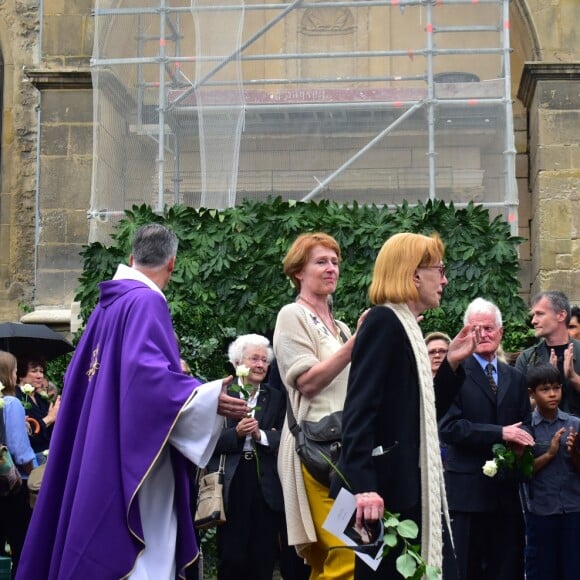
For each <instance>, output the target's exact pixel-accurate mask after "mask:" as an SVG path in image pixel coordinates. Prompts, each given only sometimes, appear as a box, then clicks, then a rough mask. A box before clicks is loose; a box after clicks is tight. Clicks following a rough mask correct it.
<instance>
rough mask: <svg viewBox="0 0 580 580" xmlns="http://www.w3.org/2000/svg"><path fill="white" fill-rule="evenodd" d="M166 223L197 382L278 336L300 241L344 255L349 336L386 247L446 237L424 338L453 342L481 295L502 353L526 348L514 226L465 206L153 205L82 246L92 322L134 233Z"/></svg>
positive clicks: (84, 302)
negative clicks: (322, 241)
mask: <svg viewBox="0 0 580 580" xmlns="http://www.w3.org/2000/svg"><path fill="white" fill-rule="evenodd" d="M150 222H158V223H164V224H165V225H167V226H168V227H170V228H171V229H172V230H173V231H175V233H176V234H177V236H178V238H179V240H180V246H179V251H178V258H177V262H176V269H175V273H174V275H173V277H172V281H171V283H170V285H169V286H168V288H167V291H166V294H167V298H168V301H169V305H170V308H171V312H172V315H173V319H174V323H175V328H176V331H177V333H178V335H179V336H180V338H181V347H182V352H183V356H184V358H185V359H186V360H187V361H188V362H189V363H190V365H191V367H192V370H193V372H194V374H195V375H197V376H199V377H202V378H216V377H219V376H222V375H224V373H229V372H230V369H228V367H227V365H226V362H225V361H226V358H225V352H226V350H227V345H228V344H229V342H231V340H232V339H233V338H234V337H236V336H237V335H239V334H242V333H247V332H257V333H261V334H265V335H267V336H271V333H272V331H273V328H274V325H275V322H276V314H277V312H278V310H279V309H280V307H281V306H283V305H284V304H286V303H288V302H289V301H291V300H293V299H294V297H295V292H294V290H293V288H292V287H291V285H290V282H289V281H288V280H287V279H286V278H285V276H284V275H283V273H282V265H281V263H282V258H283V256H284V255H285V253H286V251H287V249H288V247H289V246H290V244H291V243H292V241H293V240H294V239H295V238H296V237H297V236H298V235H299V234H301V233H303V232H308V231H324V232H327V233H329V234H331V235H333V236H334V237H335V238H336V239H337V241H338V243H339V244H340V246H341V249H342V253H343V263H342V267H341V275H340V281H339V286H338V289H337V292H336V295H335V301H334V303H335V314H336V316H337V318H339V319H341V320H344V321H345V322H347V324H349V326H350V327H351V328H354V326H355V324H356V320H357V318H358V316H359V314H360V312H361V311H362V310H363V309H364V308H365V307H367V306H368V299H367V289H368V286H369V283H370V280H371V276H372V269H373V263H374V259H375V257H376V255H377V253H378V251H379V249H380V248H381V246H382V244H383V243H384V242H385V240H386V239H387V238H388V237H390V236H391V235H392V234H394V233H396V232H401V231H410V232H420V233H425V234H429V233H431V232H434V231H436V232H439V234H440V235H441V236H442V238H443V240H444V241H445V244H446V247H447V250H446V257H445V262H446V264H447V278H448V280H449V284H448V286H447V288H446V289H445V293H444V297H443V301H442V306H441V308H439V309H437V310H433V311H430V312H428V313H427V315H426V317H425V321H424V322H423V323H422V327H423V328H424V330H425V332H428V331H431V330H441V331H444V332H447V333H448V334H450V335H454V334H455V333H456V332H457V331H458V330H459V328H461V325H462V324H461V319H462V316H463V312H464V310H465V307H466V305H467V304H468V302H469V301H470V300H472V299H473V298H475V297H477V296H483V297H485V298H488V299H490V300H493V301H494V302H495V303H496V304H498V306H499V307H500V309H501V310H502V313H503V315H504V320H505V322H506V336H505V339H504V347H505V348H506V350H508V351H510V350H519V349H520V348H523V347H524V346H525V343H526V341H527V339H528V337H529V330H528V326H527V324H526V321H527V308H526V305H525V304H524V302H523V301H522V299H521V298H520V297H519V296H518V268H519V264H518V255H517V246H518V244H520V243H521V242H522V239H521V238H515V237H512V236H511V235H510V232H509V227H508V225H507V224H506V223H505V222H503V221H502V220H500V219H499V218H496V219H494V220H491V221H490V217H489V213H488V211H487V210H485V209H483V208H482V207H480V206H476V205H474V204H470V205H469V206H468V207H467V208H465V209H459V210H457V209H455V208H454V207H453V205H452V204H451V205H446V204H445V203H444V202H441V201H436V202H431V201H429V202H427V203H424V204H423V203H420V204H418V205H417V206H415V207H410V206H409V205H408V204H406V203H405V204H403V205H401V206H399V207H398V208H397V209H396V210H394V211H392V210H389V209H387V208H385V207H377V206H374V205H373V206H359V205H357V204H356V203H355V204H353V205H352V206H347V205H339V204H337V203H334V202H329V201H322V202H319V203H315V202H308V203H301V202H284V201H282V200H281V199H280V198H276V199H270V200H268V201H267V202H256V201H245V202H243V203H242V204H241V205H239V206H237V207H234V208H228V209H226V210H223V211H217V210H208V209H201V210H196V209H194V208H191V207H185V206H174V207H171V208H167V209H166V211H165V214H164V215H163V216H160V215H157V214H155V213H154V212H153V210H152V208H151V207H149V206H145V205H143V206H140V207H137V206H134V207H133V208H132V210H131V211H127V212H126V217H125V218H124V219H123V220H122V221H121V222H120V224H119V226H118V228H117V230H116V233H115V234H114V242H113V244H112V245H111V246H108V247H105V246H103V245H102V244H99V243H94V244H90V245H88V246H86V247H85V248H84V250H83V253H82V257H83V260H84V269H83V274H82V276H81V278H80V286H79V289H78V293H77V297H76V298H77V300H80V302H81V313H82V315H83V317H84V318H85V319H86V318H87V317H88V315H89V314H90V312H91V310H92V309H93V308H94V306H95V304H96V302H97V299H98V288H97V284H98V282H100V281H102V280H105V279H108V278H110V277H111V276H112V275H113V273H114V271H115V268H116V266H117V264H118V263H120V262H123V261H126V260H127V258H128V255H129V253H130V242H131V239H132V237H133V233H134V232H135V230H136V229H137V228H138V227H139V226H141V225H142V224H145V223H150Z"/></svg>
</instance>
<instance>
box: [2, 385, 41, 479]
mask: <svg viewBox="0 0 580 580" xmlns="http://www.w3.org/2000/svg"><path fill="white" fill-rule="evenodd" d="M2 399H3V401H4V409H3V411H4V424H5V426H6V447H8V451H10V455H11V456H12V460H13V461H14V463H15V464H16V465H18V466H20V465H24V464H26V463H28V462H29V461H32V462H33V465H34V467H37V466H38V463H37V462H36V454H35V453H34V451H33V449H32V447H31V446H30V440H29V439H28V431H27V430H26V414H25V412H24V407H23V406H22V403H21V402H20V400H19V399H17V398H16V397H11V396H6V397H2ZM20 475H21V476H22V477H23V478H24V479H28V475H26V474H25V473H24V472H23V471H22V470H20Z"/></svg>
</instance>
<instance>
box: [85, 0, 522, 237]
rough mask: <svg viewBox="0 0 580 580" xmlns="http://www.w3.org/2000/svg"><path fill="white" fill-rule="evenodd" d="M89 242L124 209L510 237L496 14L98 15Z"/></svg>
mask: <svg viewBox="0 0 580 580" xmlns="http://www.w3.org/2000/svg"><path fill="white" fill-rule="evenodd" d="M95 29H96V33H95V48H94V55H93V61H92V71H93V82H94V89H95V96H94V112H95V115H94V118H95V133H94V153H95V155H94V159H95V161H94V171H93V188H92V198H91V208H90V212H89V215H90V217H91V238H92V239H93V240H97V239H104V238H106V236H107V235H108V234H109V233H110V231H111V225H112V224H113V223H114V222H115V220H117V219H118V218H119V217H120V216H121V215H122V214H123V211H124V209H126V208H130V207H131V206H132V205H133V204H141V203H148V204H151V205H152V206H153V207H155V208H156V209H158V210H159V211H161V210H162V208H163V207H164V206H165V205H172V204H175V203H185V204H188V205H192V206H196V207H214V208H224V207H228V206H232V205H235V204H236V203H239V202H240V201H241V200H243V199H244V198H253V199H266V198H267V197H268V196H282V197H283V198H285V199H298V200H300V199H314V200H318V199H333V200H336V201H339V202H343V201H344V202H350V201H354V200H356V201H358V202H359V203H377V204H381V205H395V204H400V203H401V202H402V201H404V200H406V201H408V202H409V203H416V202H417V201H419V200H426V199H443V200H445V201H453V202H454V203H456V205H459V206H460V205H461V204H465V203H468V202H469V201H472V200H473V201H475V202H477V203H482V204H485V205H486V206H487V207H489V208H490V210H491V211H492V213H495V214H500V215H502V216H503V217H504V218H505V219H508V220H509V221H510V222H511V223H512V227H513V231H514V232H515V231H517V230H516V227H517V217H516V216H517V190H516V180H515V148H514V135H513V117H512V108H511V77H510V59H509V53H510V48H509V0H478V1H477V2H474V1H473V0H391V1H384V0H383V1H379V0H376V1H360V0H359V1H356V0H350V1H349V0H345V1H343V2H339V1H325V0H320V1H318V2H312V1H311V2H303V1H286V2H276V3H273V2H264V1H262V2H260V1H258V0H253V1H251V0H246V1H244V0H193V1H191V0H183V1H175V0H173V1H169V0H167V1H163V0H157V1H153V0H140V2H139V6H138V7H136V6H135V2H118V1H116V2H112V1H97V2H96V4H95Z"/></svg>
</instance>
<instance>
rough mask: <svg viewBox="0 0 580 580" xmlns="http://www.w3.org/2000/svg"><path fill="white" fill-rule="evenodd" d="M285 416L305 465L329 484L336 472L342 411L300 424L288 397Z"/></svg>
mask: <svg viewBox="0 0 580 580" xmlns="http://www.w3.org/2000/svg"><path fill="white" fill-rule="evenodd" d="M286 417H287V418H288V428H289V429H290V432H291V433H292V435H294V439H295V449H296V453H297V454H298V457H300V461H301V462H302V465H304V467H306V469H307V470H308V473H310V475H312V477H314V479H316V481H318V482H319V483H322V484H323V485H325V486H326V487H330V480H331V478H332V476H333V475H334V474H335V473H336V469H337V467H336V466H337V463H338V459H339V457H340V448H341V438H342V411H335V412H334V413H330V415H326V416H324V417H322V419H320V420H319V421H302V422H301V423H300V425H298V424H297V423H296V418H295V417H294V413H293V411H292V407H291V405H290V398H287V400H286Z"/></svg>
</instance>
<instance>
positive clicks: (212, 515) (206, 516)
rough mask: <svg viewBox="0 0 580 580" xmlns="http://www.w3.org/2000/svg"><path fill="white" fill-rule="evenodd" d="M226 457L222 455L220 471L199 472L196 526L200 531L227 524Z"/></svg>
mask: <svg viewBox="0 0 580 580" xmlns="http://www.w3.org/2000/svg"><path fill="white" fill-rule="evenodd" d="M225 465H226V456H225V455H224V454H222V455H220V464H219V469H218V470H217V471H215V472H213V473H205V475H203V473H204V471H205V470H202V469H200V470H198V480H197V481H198V494H197V507H196V510H195V519H194V522H193V524H194V526H195V527H196V528H197V529H198V530H206V529H208V528H214V527H216V526H220V525H222V524H225V522H226V512H225V509H224V472H225Z"/></svg>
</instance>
